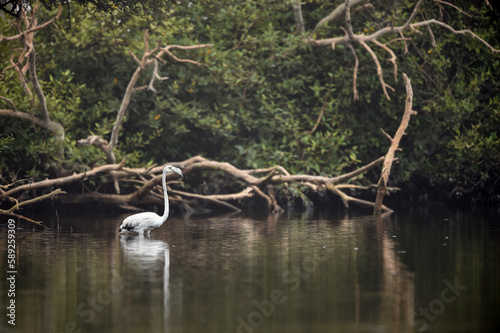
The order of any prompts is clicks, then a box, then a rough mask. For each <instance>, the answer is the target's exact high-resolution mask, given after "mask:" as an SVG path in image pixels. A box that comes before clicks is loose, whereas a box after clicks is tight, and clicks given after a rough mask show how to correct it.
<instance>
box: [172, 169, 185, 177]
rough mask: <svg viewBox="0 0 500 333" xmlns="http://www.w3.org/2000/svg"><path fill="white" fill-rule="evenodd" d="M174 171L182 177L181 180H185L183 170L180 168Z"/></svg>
mask: <svg viewBox="0 0 500 333" xmlns="http://www.w3.org/2000/svg"><path fill="white" fill-rule="evenodd" d="M172 171H173V172H175V173H176V174H178V175H179V176H181V178H184V175H183V174H182V171H181V169H179V168H172Z"/></svg>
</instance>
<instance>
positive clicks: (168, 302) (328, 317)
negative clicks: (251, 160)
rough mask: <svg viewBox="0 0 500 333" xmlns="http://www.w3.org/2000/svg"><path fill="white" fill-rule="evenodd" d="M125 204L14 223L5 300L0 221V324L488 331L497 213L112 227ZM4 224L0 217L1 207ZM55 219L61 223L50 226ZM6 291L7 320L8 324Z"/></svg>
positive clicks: (54, 329)
mask: <svg viewBox="0 0 500 333" xmlns="http://www.w3.org/2000/svg"><path fill="white" fill-rule="evenodd" d="M126 215H127V214H113V215H111V214H108V215H106V214H104V213H102V212H96V211H93V210H89V209H87V210H84V211H73V212H66V213H65V212H62V211H61V212H57V214H56V213H55V212H52V213H51V215H50V216H49V217H43V218H44V219H45V221H46V223H47V224H48V225H50V226H51V227H52V230H49V231H44V232H38V231H31V230H16V246H17V258H16V267H15V268H16V271H17V273H15V274H14V277H15V284H14V288H15V296H13V297H11V296H12V295H11V296H9V292H8V291H9V289H12V287H13V285H12V284H11V283H10V282H12V280H8V278H9V277H10V276H11V275H12V274H9V273H8V271H9V267H8V266H7V259H8V240H7V235H8V232H7V230H8V229H7V228H1V231H0V259H1V264H0V267H1V271H0V291H1V295H0V306H1V308H2V312H1V313H2V317H1V318H0V331H1V332H34V333H38V332H46V333H60V332H116V333H118V332H119V333H124V332H174V333H175V332H179V333H180V332H182V333H188V332H193V333H194V332H220V333H223V332H228V333H229V332H245V333H248V332H290V333H293V332H313V333H314V332H318V333H319V332H395V333H401V332H407V333H409V332H450V333H451V332H454V333H456V332H493V331H495V329H496V328H498V327H500V326H499V324H500V260H499V258H500V218H499V217H500V213H499V211H498V210H495V211H489V212H484V211H483V212H479V211H478V212H463V211H458V210H453V209H448V208H446V207H417V206H413V207H412V206H400V207H397V208H396V212H395V213H393V214H391V215H388V216H383V217H378V218H375V217H373V216H370V215H362V214H360V213H358V214H345V213H342V212H335V213H332V212H325V211H322V212H317V211H309V212H304V213H284V214H281V215H270V216H248V215H245V214H239V215H228V216H211V217H192V216H191V217H182V216H180V215H179V216H172V217H171V218H170V219H169V220H168V221H167V222H166V224H165V225H163V226H162V228H160V229H158V230H156V231H153V232H152V233H151V237H150V238H145V237H123V236H119V235H117V233H116V229H117V227H118V226H119V224H120V223H121V221H122V220H123V218H125V217H126ZM0 218H1V219H2V222H6V219H5V217H3V216H2V217H0ZM58 228H59V231H58ZM12 299H14V300H15V324H16V325H15V326H12V325H10V324H9V323H8V321H9V320H11V318H9V317H8V316H7V314H9V311H10V310H9V309H7V306H9V304H10V303H9V302H11V300H12Z"/></svg>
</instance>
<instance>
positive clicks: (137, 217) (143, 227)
mask: <svg viewBox="0 0 500 333" xmlns="http://www.w3.org/2000/svg"><path fill="white" fill-rule="evenodd" d="M168 173H176V174H178V175H179V176H181V177H183V174H182V171H181V170H180V169H179V168H176V167H174V166H171V165H167V166H165V168H164V169H163V175H162V183H163V195H164V197H165V210H164V212H163V216H159V215H158V214H156V213H153V212H144V213H138V214H134V215H131V216H129V217H127V218H126V219H125V220H123V222H122V224H121V225H120V228H119V229H118V232H120V233H128V232H137V233H138V234H139V235H144V234H146V235H149V232H150V231H151V230H153V229H156V228H159V227H161V226H162V225H163V223H164V222H165V221H166V220H167V218H168V212H169V206H168V194H167V184H166V177H167V174H168Z"/></svg>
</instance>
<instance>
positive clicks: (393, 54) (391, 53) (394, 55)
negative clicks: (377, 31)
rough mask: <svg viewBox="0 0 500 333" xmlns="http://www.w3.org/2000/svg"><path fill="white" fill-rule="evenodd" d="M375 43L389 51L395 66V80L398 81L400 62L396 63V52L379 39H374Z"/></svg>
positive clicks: (390, 59)
mask: <svg viewBox="0 0 500 333" xmlns="http://www.w3.org/2000/svg"><path fill="white" fill-rule="evenodd" d="M373 43H374V44H375V45H377V46H380V47H381V48H383V49H384V50H385V51H386V52H387V53H389V54H390V55H391V57H390V58H389V59H388V60H389V61H390V62H391V63H392V65H393V66H394V81H396V82H397V81H398V64H397V63H396V54H395V53H394V52H393V51H392V50H391V49H390V48H389V47H387V45H385V44H382V43H380V42H379V41H378V40H376V39H375V40H374V41H373Z"/></svg>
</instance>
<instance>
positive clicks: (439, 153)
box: [0, 0, 500, 195]
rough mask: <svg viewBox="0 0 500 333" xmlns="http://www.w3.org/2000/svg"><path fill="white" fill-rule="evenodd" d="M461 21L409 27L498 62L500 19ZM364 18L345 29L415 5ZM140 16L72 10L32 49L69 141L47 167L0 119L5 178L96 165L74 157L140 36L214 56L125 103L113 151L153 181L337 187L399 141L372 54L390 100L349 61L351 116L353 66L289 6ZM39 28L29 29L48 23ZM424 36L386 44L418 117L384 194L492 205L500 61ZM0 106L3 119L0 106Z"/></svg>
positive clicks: (395, 97) (394, 107)
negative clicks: (426, 187)
mask: <svg viewBox="0 0 500 333" xmlns="http://www.w3.org/2000/svg"><path fill="white" fill-rule="evenodd" d="M103 3H108V4H110V2H103ZM130 3H131V4H132V3H135V2H130ZM151 3H155V4H156V3H157V2H151ZM339 3H340V2H339V1H336V2H333V3H332V2H331V1H326V0H325V1H306V2H304V3H303V4H302V11H303V14H304V21H305V24H306V30H307V31H309V32H310V31H312V30H313V29H314V25H315V24H316V22H318V21H319V20H320V19H321V18H322V17H323V16H324V15H325V13H329V12H331V11H332V10H333V9H334V8H335V7H336V6H337V5H338V4H339ZM118 5H119V3H118ZM456 5H457V6H458V7H459V8H461V9H463V10H464V11H467V12H468V13H469V14H471V16H467V15H464V14H461V13H460V12H457V10H456V9H455V8H453V7H451V6H445V5H439V7H438V4H436V3H429V4H427V3H426V4H425V6H423V7H422V8H421V14H419V16H418V17H419V19H420V18H421V17H423V18H433V17H434V18H440V19H442V20H443V21H444V22H445V23H447V24H449V25H450V26H452V27H454V28H456V29H464V28H471V29H473V30H474V32H475V33H476V34H478V35H479V36H481V37H482V38H483V39H485V40H487V41H488V42H489V43H491V44H492V45H493V46H498V45H500V43H499V38H498V37H499V36H498V31H500V23H499V22H500V20H498V13H496V12H492V11H491V10H490V9H489V8H488V7H487V6H486V4H485V3H483V2H476V3H473V4H470V3H468V2H463V3H460V2H459V3H456ZM158 6H159V2H158ZM373 6H374V7H373V8H374V9H373V10H364V11H361V12H357V13H356V15H354V14H353V16H352V18H353V21H352V23H353V29H354V33H356V34H360V33H364V34H370V33H372V32H374V31H376V30H378V29H380V28H382V27H385V26H387V25H390V24H392V25H402V24H404V23H405V22H406V20H407V19H408V18H409V15H410V13H411V12H412V10H413V8H414V6H415V3H414V1H406V0H402V1H398V2H396V3H394V2H388V1H386V0H381V1H376V2H374V3H373ZM112 8H113V7H109V8H108V10H107V11H109V10H112ZM134 8H136V9H135V10H136V11H138V12H137V13H139V14H140V15H139V16H131V15H128V13H126V12H124V11H123V10H120V8H118V9H113V10H112V12H111V14H112V15H110V16H102V15H97V16H96V14H95V13H93V14H92V13H91V12H89V11H88V10H86V9H85V8H82V7H79V6H78V5H76V4H73V3H72V4H71V15H70V16H67V13H66V14H65V15H66V16H65V17H64V18H62V19H61V21H60V23H59V25H60V28H59V29H54V28H48V29H44V30H40V31H39V32H37V33H36V35H35V47H36V49H37V53H38V54H37V57H38V70H39V73H38V75H39V77H40V79H41V81H42V87H43V89H44V91H45V93H46V95H47V100H48V105H49V109H50V112H51V117H52V119H53V120H55V121H58V122H60V123H61V124H62V125H63V126H64V128H65V131H66V141H65V142H66V143H65V144H66V147H65V158H64V161H60V160H56V158H55V157H54V156H56V155H57V154H54V149H55V148H54V147H53V140H54V138H53V137H52V136H51V134H50V133H49V132H48V131H46V130H43V129H40V128H38V127H36V126H34V125H32V124H28V123H26V121H23V120H19V119H14V118H5V119H2V121H4V122H3V124H4V125H2V127H1V128H0V137H6V136H9V135H11V134H10V133H12V137H13V138H15V140H14V141H12V142H11V143H10V145H9V147H11V149H9V150H6V151H2V153H1V160H0V167H1V168H2V172H3V173H4V175H5V174H10V175H11V176H12V177H14V175H16V174H19V175H20V176H23V177H24V176H26V175H31V176H40V177H41V176H45V175H48V174H49V173H50V166H52V165H55V164H63V165H64V166H65V167H66V168H68V169H72V170H77V169H88V168H89V167H91V166H92V165H96V164H101V163H104V161H105V157H104V154H103V153H102V151H100V150H99V149H97V148H96V147H93V146H90V147H83V146H80V145H78V143H77V141H78V140H79V139H82V138H86V137H87V136H88V135H91V134H96V135H99V136H101V137H102V138H104V139H107V140H109V138H110V133H111V130H112V127H113V124H114V121H115V118H116V113H117V111H118V108H119V106H120V104H121V100H122V98H123V94H124V91H125V88H126V86H127V84H128V82H129V80H130V78H131V76H132V74H133V72H134V70H135V68H137V63H136V62H135V61H134V60H133V59H132V57H131V56H130V54H129V52H132V53H133V54H135V55H136V56H137V57H138V58H140V57H141V56H142V53H143V52H144V31H145V30H146V29H148V30H149V35H150V40H149V45H150V48H153V47H155V46H156V45H158V43H161V45H168V44H179V45H194V44H202V43H213V44H214V46H213V47H212V48H209V49H197V50H186V51H182V50H174V51H173V52H174V53H175V54H176V55H177V56H178V57H179V58H189V59H193V60H196V61H199V62H200V63H201V64H202V65H201V66H196V65H192V64H187V63H181V62H177V61H174V60H173V59H171V58H168V57H164V59H167V63H166V64H164V65H161V66H160V75H161V76H168V77H169V79H168V80H165V81H157V82H156V83H155V88H156V89H157V90H158V93H156V94H155V93H153V92H152V91H149V90H140V91H136V92H135V93H134V94H133V96H132V100H131V103H130V105H129V108H128V111H127V114H126V117H125V121H124V123H123V127H122V130H121V132H120V137H119V142H118V146H117V147H116V148H115V154H116V157H117V159H118V160H120V159H121V158H122V157H124V156H125V155H128V156H129V160H128V163H130V164H131V165H149V164H151V163H163V162H165V161H167V160H170V161H172V160H182V159H185V158H188V157H191V156H193V155H196V154H202V155H204V156H205V157H208V158H212V159H217V160H224V161H228V162H231V163H234V164H236V165H237V166H240V167H243V168H248V167H266V166H271V165H274V164H280V165H283V166H285V167H286V168H287V169H289V170H290V171H292V172H297V173H299V172H304V173H311V174H325V175H335V174H339V173H341V172H345V171H348V170H351V169H353V168H355V167H356V166H359V165H360V164H361V163H362V162H363V163H365V162H369V161H371V160H373V159H376V158H378V157H379V156H381V155H383V154H385V152H386V151H387V148H388V146H389V142H388V140H387V138H386V137H385V136H384V135H383V134H382V133H381V131H380V128H383V129H384V130H385V131H386V132H388V133H390V134H393V133H394V132H395V130H396V128H397V126H398V125H399V122H400V120H401V117H402V114H403V110H404V101H405V97H406V96H405V87H404V85H403V82H401V81H402V80H401V79H399V80H398V82H395V81H394V77H393V72H392V70H393V69H392V67H391V66H392V65H391V64H390V63H389V62H387V61H385V60H384V59H386V58H387V57H388V54H387V53H386V51H384V50H383V49H382V48H379V47H376V46H374V45H371V47H372V48H373V50H374V51H375V52H376V54H377V56H378V58H379V59H380V60H381V64H382V66H383V69H384V79H385V80H386V82H387V83H388V84H390V85H391V86H392V87H394V88H395V92H391V93H390V95H391V100H390V101H389V100H387V99H386V98H385V96H384V95H383V93H382V89H381V86H380V83H379V80H378V77H377V75H376V67H375V65H374V63H373V60H372V58H371V56H370V55H369V54H368V53H367V52H366V51H365V50H364V49H363V48H362V47H361V46H360V45H354V46H355V48H356V53H357V55H358V58H359V62H360V70H359V73H358V81H357V88H358V91H359V101H357V102H353V98H352V97H353V95H352V94H353V91H352V77H353V66H354V60H353V57H352V53H351V51H350V50H349V48H347V47H344V46H343V45H337V46H336V48H335V50H332V49H331V48H330V47H324V48H323V47H321V48H320V47H311V46H307V45H306V44H305V43H304V42H303V39H302V36H298V35H297V33H296V29H295V25H294V24H295V23H294V17H293V12H292V7H291V4H290V3H289V2H288V1H265V0H257V1H245V2H241V1H200V2H196V1H188V2H180V3H179V4H176V5H175V6H166V7H163V8H164V10H163V12H164V13H160V14H158V13H156V14H154V13H152V12H151V11H148V10H147V9H140V7H134ZM41 14H42V15H41V17H40V18H39V22H43V21H44V20H46V19H47V18H48V17H52V16H51V15H53V13H50V12H43V13H41ZM157 15H159V16H157ZM96 18H97V19H98V21H99V23H98V24H96ZM145 18H146V19H145ZM0 25H1V28H2V31H5V34H9V33H10V34H14V33H15V31H14V30H13V29H12V27H11V26H10V25H9V23H8V22H7V21H6V20H5V19H4V18H1V17H0ZM420 30H421V32H422V34H418V33H415V32H408V33H407V34H405V37H407V38H411V39H408V40H407V41H394V42H392V43H390V44H389V45H390V47H391V49H392V50H394V52H395V54H396V57H397V62H398V73H399V74H401V73H403V72H404V73H407V74H408V76H409V77H410V79H411V81H412V85H413V90H414V93H415V97H414V109H415V110H416V111H418V112H419V114H418V116H416V117H413V118H412V120H411V122H410V126H409V128H408V130H407V132H408V135H407V136H405V138H404V139H403V142H402V145H403V152H402V153H399V155H398V157H399V159H400V165H399V166H398V167H395V168H394V171H393V180H395V181H396V182H398V183H402V182H405V181H408V180H411V179H412V177H414V176H415V175H419V176H423V177H426V178H428V179H430V180H431V181H433V182H434V183H436V184H440V183H443V182H448V181H449V180H450V179H451V180H452V182H453V184H454V186H456V187H458V188H463V189H474V190H476V191H477V192H478V193H488V195H493V194H494V193H498V184H499V182H498V178H499V177H500V175H499V171H498V165H500V156H499V153H498V152H499V151H500V146H499V145H500V142H499V138H498V128H500V127H499V125H500V124H499V121H500V120H499V114H498V110H499V108H498V97H497V96H496V94H495V92H496V91H498V88H499V87H498V85H499V80H498V79H499V77H498V75H499V74H498V73H500V70H499V61H498V56H497V55H494V54H493V53H492V52H491V51H490V50H489V49H488V48H486V47H484V45H483V44H481V43H479V42H478V41H477V40H474V39H472V38H470V37H469V36H466V35H465V36H462V35H454V34H452V33H450V32H449V31H447V30H445V29H442V28H440V27H437V26H432V32H433V35H434V37H435V40H436V44H437V45H436V46H433V45H432V43H431V39H430V37H429V34H428V31H427V30H426V29H420ZM343 34H344V32H343V31H342V30H341V28H340V24H338V23H337V22H334V23H331V24H328V25H326V26H324V27H322V28H321V29H319V30H318V31H316V34H315V37H316V38H321V37H330V36H341V35H343ZM395 37H396V36H388V37H384V38H381V39H380V42H382V43H388V42H389V41H391V40H392V39H394V38H395ZM17 48H19V43H18V42H9V43H7V42H1V43H0V61H1V66H2V68H5V67H6V66H8V65H9V64H10V63H9V55H10V54H11V53H12V52H20V51H19V50H17ZM406 49H407V51H406ZM16 50H17V51H16ZM152 71H153V68H152V66H150V67H148V68H146V70H145V72H144V74H143V76H142V77H141V79H140V80H139V82H138V84H137V86H144V85H147V84H148V83H149V80H150V79H151V75H152ZM5 75H6V76H5V78H4V79H3V80H2V84H1V85H0V95H1V96H6V97H9V98H11V99H12V100H14V101H15V103H16V106H17V109H18V110H19V111H23V112H28V113H32V114H36V112H37V110H36V109H35V108H34V107H33V100H32V99H30V98H29V97H27V96H26V95H25V94H24V92H23V90H22V88H21V86H20V84H19V78H18V76H17V74H16V73H15V72H14V71H12V70H11V71H7V72H6V73H5ZM0 105H1V108H9V105H8V104H7V103H6V102H5V101H3V100H0ZM320 115H321V116H320ZM373 180H374V179H371V181H373Z"/></svg>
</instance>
